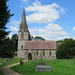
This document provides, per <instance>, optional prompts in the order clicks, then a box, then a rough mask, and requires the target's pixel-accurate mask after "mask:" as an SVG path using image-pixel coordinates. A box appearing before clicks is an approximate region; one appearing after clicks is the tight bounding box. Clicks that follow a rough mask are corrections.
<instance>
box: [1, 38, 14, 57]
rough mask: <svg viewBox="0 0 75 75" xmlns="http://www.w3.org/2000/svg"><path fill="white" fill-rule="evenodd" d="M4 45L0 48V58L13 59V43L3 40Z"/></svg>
mask: <svg viewBox="0 0 75 75" xmlns="http://www.w3.org/2000/svg"><path fill="white" fill-rule="evenodd" d="M3 41H4V44H3V45H2V46H1V47H0V57H2V58H6V57H7V58H10V57H13V55H14V52H15V49H14V46H15V44H14V41H13V40H11V39H10V38H7V39H4V40H3Z"/></svg>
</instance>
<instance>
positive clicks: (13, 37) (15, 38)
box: [11, 34, 18, 51]
mask: <svg viewBox="0 0 75 75" xmlns="http://www.w3.org/2000/svg"><path fill="white" fill-rule="evenodd" d="M11 40H13V42H14V50H15V51H17V47H18V35H17V34H13V35H12V37H11Z"/></svg>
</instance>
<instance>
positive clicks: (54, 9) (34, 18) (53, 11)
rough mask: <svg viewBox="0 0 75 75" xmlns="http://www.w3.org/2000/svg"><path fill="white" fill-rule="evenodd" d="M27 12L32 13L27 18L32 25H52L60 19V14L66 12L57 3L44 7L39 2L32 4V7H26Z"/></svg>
mask: <svg viewBox="0 0 75 75" xmlns="http://www.w3.org/2000/svg"><path fill="white" fill-rule="evenodd" d="M25 9H26V11H27V12H32V14H29V15H28V16H26V17H27V21H28V22H30V23H50V22H53V21H55V20H56V19H59V17H60V13H61V12H63V11H64V9H63V8H62V7H60V6H59V5H57V4H56V3H53V4H50V5H42V4H41V2H39V1H37V0H36V2H34V3H32V6H28V7H25Z"/></svg>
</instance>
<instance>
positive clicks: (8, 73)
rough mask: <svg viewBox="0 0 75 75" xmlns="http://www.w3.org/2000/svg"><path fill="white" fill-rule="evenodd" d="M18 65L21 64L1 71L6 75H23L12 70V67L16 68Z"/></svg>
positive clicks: (6, 67) (9, 66)
mask: <svg viewBox="0 0 75 75" xmlns="http://www.w3.org/2000/svg"><path fill="white" fill-rule="evenodd" d="M24 62H26V61H24ZM17 64H19V63H15V64H12V65H8V66H5V67H3V68H1V70H2V71H3V72H4V74H5V75H22V74H19V73H17V72H15V71H13V70H11V69H10V68H11V67H12V66H15V65H17Z"/></svg>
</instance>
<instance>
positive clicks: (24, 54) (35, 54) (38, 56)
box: [18, 50, 56, 60]
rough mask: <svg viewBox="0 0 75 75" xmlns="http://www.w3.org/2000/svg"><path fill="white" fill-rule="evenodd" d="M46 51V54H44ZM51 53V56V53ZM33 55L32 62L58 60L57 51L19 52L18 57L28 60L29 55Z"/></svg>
mask: <svg viewBox="0 0 75 75" xmlns="http://www.w3.org/2000/svg"><path fill="white" fill-rule="evenodd" d="M43 51H44V54H43ZM50 51H51V55H50V53H49V52H50ZM29 53H31V55H32V60H35V59H55V58H56V54H55V53H56V50H19V51H18V57H19V58H24V59H25V60H28V54H29Z"/></svg>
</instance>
